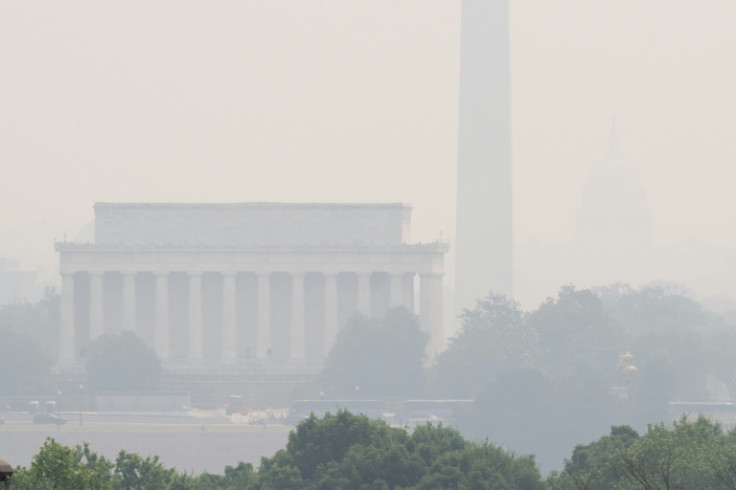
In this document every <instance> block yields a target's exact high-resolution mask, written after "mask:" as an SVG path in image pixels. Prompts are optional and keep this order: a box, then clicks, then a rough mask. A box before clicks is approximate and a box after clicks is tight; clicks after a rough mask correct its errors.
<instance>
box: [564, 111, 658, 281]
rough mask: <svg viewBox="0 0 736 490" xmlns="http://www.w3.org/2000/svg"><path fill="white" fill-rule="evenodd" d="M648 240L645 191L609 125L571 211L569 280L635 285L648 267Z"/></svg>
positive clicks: (648, 213)
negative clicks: (604, 144)
mask: <svg viewBox="0 0 736 490" xmlns="http://www.w3.org/2000/svg"><path fill="white" fill-rule="evenodd" d="M651 236H652V215H651V210H650V207H649V203H648V200H647V193H646V189H645V188H644V186H643V185H642V183H641V180H640V178H639V175H638V174H637V172H636V170H635V169H634V168H632V167H630V166H628V165H626V162H625V161H624V159H623V158H622V154H621V150H620V148H619V138H618V133H617V131H616V127H615V123H614V124H613V125H612V128H611V133H610V135H609V144H608V151H607V152H606V153H605V155H604V156H603V158H601V159H600V160H598V161H597V162H595V163H594V164H593V165H592V167H591V169H590V173H589V174H588V179H587V181H586V183H585V187H584V188H583V193H582V196H581V200H580V205H579V207H578V210H577V221H576V227H575V237H574V243H573V251H574V254H573V257H574V268H575V277H574V281H575V282H576V283H593V284H601V283H603V282H607V281H608V282H610V281H612V280H619V281H623V280H629V281H630V280H635V279H636V280H639V279H640V278H641V271H644V270H646V269H649V268H650V263H651V260H652V259H651V256H650V252H651V247H652V243H651Z"/></svg>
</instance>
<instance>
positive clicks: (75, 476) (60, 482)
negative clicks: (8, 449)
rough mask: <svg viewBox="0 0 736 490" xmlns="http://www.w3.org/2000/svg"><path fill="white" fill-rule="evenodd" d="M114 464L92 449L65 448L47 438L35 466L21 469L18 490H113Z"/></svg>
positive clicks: (15, 478)
mask: <svg viewBox="0 0 736 490" xmlns="http://www.w3.org/2000/svg"><path fill="white" fill-rule="evenodd" d="M111 469H112V463H110V462H109V461H108V460H106V459H105V458H104V457H101V456H98V455H97V454H96V453H94V452H93V451H91V450H90V448H89V446H88V445H87V444H85V445H84V446H75V447H73V448H69V447H66V446H62V445H61V444H59V443H57V442H56V441H54V440H53V439H46V442H45V443H44V444H43V446H42V447H41V449H40V451H39V452H38V454H36V455H35V456H34V457H33V461H32V463H31V467H30V468H29V469H28V470H26V469H24V468H19V469H18V471H16V473H15V475H14V476H13V488H15V489H16V490H68V489H70V488H84V489H89V490H113V484H112V475H111Z"/></svg>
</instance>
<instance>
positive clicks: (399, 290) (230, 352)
mask: <svg viewBox="0 0 736 490" xmlns="http://www.w3.org/2000/svg"><path fill="white" fill-rule="evenodd" d="M89 274H90V282H89V284H90V291H89V318H90V332H89V337H90V339H94V338H96V337H97V336H99V335H100V334H102V333H103V323H104V322H103V303H104V301H103V296H104V291H103V272H90V273H89ZM154 274H155V292H156V301H155V313H154V348H155V350H156V353H157V354H158V356H159V357H160V358H161V359H164V360H165V359H168V358H169V295H168V293H169V291H168V276H169V272H155V273H154ZM202 274H203V273H202V272H188V282H189V301H188V308H189V312H188V313H189V325H188V330H187V332H188V333H187V335H188V343H187V345H188V352H187V358H188V359H192V360H197V359H202V357H203V335H204V332H203V324H202ZM221 274H222V281H223V282H222V360H223V361H225V362H232V361H235V360H236V358H237V318H236V317H237V300H236V274H237V273H236V272H229V271H228V272H222V273H221ZM135 275H136V273H135V272H122V276H123V285H122V328H123V329H124V330H135ZM407 275H410V276H411V278H413V276H414V273H404V272H400V273H390V274H389V278H390V280H389V305H390V307H396V306H402V305H403V306H406V307H407V308H409V309H412V308H411V306H412V304H413V298H410V296H413V287H412V286H410V287H407V284H408V282H407V280H406V279H405V278H406V276H407ZM256 276H257V314H256V357H257V358H258V359H266V358H267V357H268V356H269V349H270V346H271V318H270V315H271V298H270V295H271V285H270V280H271V276H270V273H257V275H256ZM323 276H324V287H325V291H324V298H325V299H324V308H325V310H324V319H325V320H324V321H325V333H324V337H325V345H326V346H328V345H330V344H331V342H332V340H333V339H334V337H335V335H336V334H337V330H338V287H337V277H338V274H337V273H323ZM420 277H421V284H420V288H421V295H420V298H421V300H420V309H421V323H422V326H423V327H425V329H426V330H428V333H430V335H431V337H432V338H434V337H435V335H436V334H437V332H435V331H433V330H437V326H436V325H437V324H438V322H439V325H440V327H441V316H442V313H441V312H442V306H441V304H442V276H441V275H421V276H420ZM291 281H292V288H291V292H292V293H291V328H290V337H291V338H290V346H291V352H290V358H291V359H304V358H305V356H306V348H305V340H306V338H305V337H306V332H305V304H304V274H303V273H294V274H291ZM412 282H413V279H412ZM357 289H358V294H357V310H358V311H359V312H361V313H363V314H365V315H370V314H371V273H359V274H358V282H357ZM425 289H426V291H425ZM438 308H439V310H438ZM436 315H439V316H438V317H437V318H435V316H436ZM433 325H434V327H433ZM439 336H440V337H442V334H441V331H440V332H439ZM74 337H75V313H74V274H73V273H64V274H62V298H61V352H60V355H61V356H60V359H61V362H62V363H63V362H70V361H73V360H74V343H75V340H74ZM437 348H438V346H435V345H432V346H431V347H430V348H429V349H428V351H430V353H431V351H432V350H435V351H436V350H437ZM440 350H441V348H440Z"/></svg>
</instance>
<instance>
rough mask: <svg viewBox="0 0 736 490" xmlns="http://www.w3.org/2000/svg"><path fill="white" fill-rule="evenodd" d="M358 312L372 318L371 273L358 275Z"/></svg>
mask: <svg viewBox="0 0 736 490" xmlns="http://www.w3.org/2000/svg"><path fill="white" fill-rule="evenodd" d="M358 311H359V312H360V313H362V314H364V315H365V316H371V273H370V272H368V273H360V272H359V273H358Z"/></svg>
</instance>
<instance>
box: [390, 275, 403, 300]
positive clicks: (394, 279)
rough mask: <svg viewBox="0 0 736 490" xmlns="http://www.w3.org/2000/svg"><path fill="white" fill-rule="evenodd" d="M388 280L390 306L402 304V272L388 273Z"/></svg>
mask: <svg viewBox="0 0 736 490" xmlns="http://www.w3.org/2000/svg"><path fill="white" fill-rule="evenodd" d="M389 278H390V279H389V280H390V285H389V287H390V303H389V306H390V307H391V308H396V307H397V306H404V273H403V272H399V273H394V272H391V273H389Z"/></svg>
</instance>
